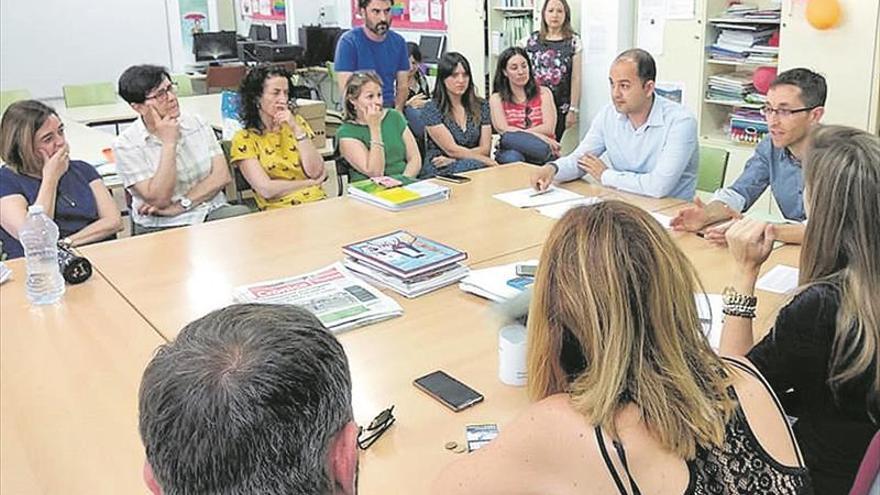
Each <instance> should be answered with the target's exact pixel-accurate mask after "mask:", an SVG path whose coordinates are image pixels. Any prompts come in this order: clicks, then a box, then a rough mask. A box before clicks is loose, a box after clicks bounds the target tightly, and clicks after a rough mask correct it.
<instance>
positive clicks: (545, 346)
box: [436, 201, 812, 495]
mask: <svg viewBox="0 0 880 495" xmlns="http://www.w3.org/2000/svg"><path fill="white" fill-rule="evenodd" d="M699 285H700V284H699V281H698V279H697V276H696V273H695V271H694V268H693V267H692V266H691V264H690V262H689V261H688V260H687V258H686V257H685V256H684V254H683V253H682V252H681V251H680V250H679V249H678V248H677V247H676V245H675V243H674V242H673V241H672V239H671V237H670V236H669V234H668V233H666V231H665V230H664V229H663V227H661V226H660V224H659V223H657V221H656V220H654V219H653V218H652V217H651V216H650V214H649V213H647V212H645V211H643V210H641V209H639V208H637V207H635V206H631V205H627V204H625V203H622V202H619V201H607V202H603V203H599V204H596V205H592V206H584V207H578V208H574V209H572V210H570V211H569V212H568V213H566V214H565V216H563V218H562V219H561V220H560V221H559V222H558V223H557V224H556V226H554V228H553V230H552V231H551V233H550V236H549V238H548V239H547V242H546V243H545V245H544V248H543V252H542V255H541V260H540V263H539V264H538V273H537V277H536V280H535V289H534V296H533V299H532V303H531V308H530V312H529V319H528V324H529V329H528V377H529V382H528V391H529V395H530V396H531V398H532V399H533V400H535V402H534V403H533V404H532V405H530V406H529V408H528V409H527V410H526V411H525V412H524V413H523V414H522V415H520V417H519V418H517V419H516V420H514V421H513V422H512V423H511V424H508V425H504V427H503V428H502V432H501V434H500V435H499V436H498V438H496V439H495V440H494V441H493V442H492V443H490V444H489V445H488V446H486V447H483V448H482V449H480V450H479V451H477V452H476V453H475V454H471V455H470V456H469V457H468V458H466V459H463V460H462V461H459V462H457V463H455V464H453V465H452V466H450V467H449V468H448V469H447V470H446V471H445V472H444V473H443V474H442V475H441V478H440V479H439V480H438V482H437V484H436V493H443V494H453V493H480V494H487V493H505V494H512V493H554V494H600V493H601V494H610V493H620V494H637V493H641V491H645V492H646V493H647V492H649V493H656V494H676V495H678V494H681V493H687V494H691V493H724V494H743V495H744V494H754V493H763V494H804V493H812V490H811V489H810V480H809V475H808V473H807V471H806V469H805V468H803V467H802V466H801V465H800V459H799V454H798V450H797V446H796V445H795V444H794V441H793V438H792V436H791V432H790V430H789V429H788V426H787V423H786V422H785V419H784V417H783V415H782V413H781V411H780V409H779V408H778V406H777V405H776V404H775V403H774V401H773V395H772V393H771V392H770V391H769V389H768V388H766V386H765V385H764V384H763V382H762V379H761V377H760V375H758V374H757V372H755V371H754V370H753V369H752V368H751V367H749V366H748V365H746V364H744V363H742V362H740V361H735V360H726V359H722V358H720V357H718V356H717V355H716V354H715V353H714V352H713V351H712V349H711V348H710V347H709V343H708V341H707V339H706V337H705V336H704V334H703V332H702V328H701V326H700V319H699V316H698V314H697V308H696V303H695V300H694V293H695V291H697V290H698V288H699ZM640 490H641V491H640Z"/></svg>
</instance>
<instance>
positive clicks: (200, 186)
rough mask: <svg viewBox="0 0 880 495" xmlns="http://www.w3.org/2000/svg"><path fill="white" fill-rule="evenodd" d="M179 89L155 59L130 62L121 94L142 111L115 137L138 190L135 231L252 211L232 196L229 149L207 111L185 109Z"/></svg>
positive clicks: (126, 176)
mask: <svg viewBox="0 0 880 495" xmlns="http://www.w3.org/2000/svg"><path fill="white" fill-rule="evenodd" d="M175 91H176V86H175V84H174V83H172V82H171V76H170V75H169V74H168V72H167V71H166V70H165V69H164V68H163V67H158V66H155V65H136V66H133V67H129V68H128V69H126V70H125V72H123V74H122V76H121V77H120V78H119V95H120V96H121V97H122V99H124V100H125V101H126V102H128V104H129V105H131V107H132V108H133V109H134V110H135V111H136V112H137V113H138V114H139V115H140V118H139V119H137V120H136V121H135V122H134V123H132V125H131V126H129V127H128V129H126V130H125V131H124V132H123V133H122V134H120V135H119V137H117V138H116V141H115V142H114V143H113V151H114V154H115V157H116V166H117V170H118V172H119V175H120V176H121V177H122V181H123V183H124V184H125V187H126V188H127V189H128V191H129V192H130V193H131V196H132V207H131V215H132V218H133V219H134V222H135V232H133V234H142V233H147V232H154V231H158V230H163V229H167V228H171V227H179V226H184V225H192V224H195V223H201V222H204V221H206V220H217V219H220V218H228V217H232V216H237V215H243V214H246V213H249V212H250V209H249V208H248V207H246V206H243V205H235V206H233V205H229V204H228V203H227V202H226V196H225V195H224V194H223V188H224V187H226V185H227V184H228V183H229V182H230V181H231V180H232V178H231V176H230V174H229V167H228V166H227V164H226V158H225V157H224V156H223V150H221V149H220V146H219V144H218V143H217V138H216V137H215V135H214V131H213V130H212V129H211V127H210V126H209V125H207V124H206V123H205V121H204V120H203V119H202V118H201V117H199V116H195V115H186V114H184V115H181V113H180V106H179V104H178V101H177V95H176V94H175Z"/></svg>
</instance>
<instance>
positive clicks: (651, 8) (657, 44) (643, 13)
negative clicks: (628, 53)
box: [636, 0, 666, 57]
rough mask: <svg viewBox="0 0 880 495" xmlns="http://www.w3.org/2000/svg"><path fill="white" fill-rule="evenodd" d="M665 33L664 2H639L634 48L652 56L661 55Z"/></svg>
mask: <svg viewBox="0 0 880 495" xmlns="http://www.w3.org/2000/svg"><path fill="white" fill-rule="evenodd" d="M665 32H666V0H639V21H638V33H637V36H638V41H637V42H636V46H638V47H639V48H641V49H643V50H647V51H648V53H650V54H651V55H653V56H655V57H656V56H658V55H662V54H663V34H664V33H665Z"/></svg>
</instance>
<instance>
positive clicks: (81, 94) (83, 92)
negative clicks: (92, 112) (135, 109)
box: [62, 82, 117, 108]
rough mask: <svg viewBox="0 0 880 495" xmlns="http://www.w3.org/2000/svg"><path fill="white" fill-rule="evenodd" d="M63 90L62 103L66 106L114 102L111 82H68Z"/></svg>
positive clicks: (114, 89)
mask: <svg viewBox="0 0 880 495" xmlns="http://www.w3.org/2000/svg"><path fill="white" fill-rule="evenodd" d="M62 89H63V90H64V104H65V105H67V108H73V107H85V106H89V105H109V104H113V103H116V101H117V99H116V88H115V87H113V83H109V82H101V83H93V84H68V85H67V86H64V87H63V88H62Z"/></svg>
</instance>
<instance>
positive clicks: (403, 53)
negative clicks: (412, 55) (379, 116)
mask: <svg viewBox="0 0 880 495" xmlns="http://www.w3.org/2000/svg"><path fill="white" fill-rule="evenodd" d="M358 8H359V12H360V15H361V17H362V18H363V19H364V27H361V28H356V29H352V30H351V31H349V32H347V33H345V34H344V35H343V36H342V37H341V38H340V39H339V44H338V45H337V46H336V58H335V62H334V64H335V67H334V68H335V70H336V73H337V74H338V81H339V90H340V92H341V93H342V94H343V95H345V85H346V84H347V83H348V79H349V78H350V77H351V73H352V72H356V71H361V70H372V71H376V73H377V74H379V77H380V78H381V79H382V97H383V98H382V99H383V100H384V104H385V106H386V107H388V108H391V107H394V108H397V110H399V111H401V112H402V111H403V107H404V105H405V104H406V96H407V91H406V84H407V80H408V79H407V77H408V76H407V73H408V72H409V52H408V51H407V49H406V41H405V40H404V39H403V36H401V35H399V34H397V33H395V32H393V31H391V30H390V29H391V0H358ZM395 83H396V84H395ZM396 88H401V89H400V91H395V90H396Z"/></svg>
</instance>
